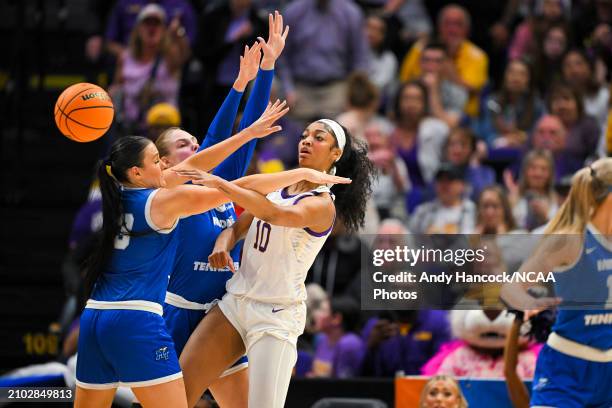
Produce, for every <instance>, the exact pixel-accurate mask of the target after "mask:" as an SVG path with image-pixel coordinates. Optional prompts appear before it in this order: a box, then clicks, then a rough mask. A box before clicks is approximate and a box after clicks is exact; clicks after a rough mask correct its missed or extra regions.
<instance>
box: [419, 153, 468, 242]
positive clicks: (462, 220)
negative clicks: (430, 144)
mask: <svg viewBox="0 0 612 408" xmlns="http://www.w3.org/2000/svg"><path fill="white" fill-rule="evenodd" d="M465 189H466V187H465V172H464V171H463V169H461V168H460V167H457V166H455V165H452V164H450V163H443V164H442V165H441V166H440V168H439V169H438V172H437V173H436V181H435V190H436V198H435V200H433V201H431V202H428V203H424V204H421V205H419V206H418V207H417V208H416V210H415V212H414V214H413V215H412V218H411V220H410V224H409V226H408V229H409V230H410V232H412V233H414V234H471V233H473V232H474V227H475V219H476V207H475V205H474V203H473V202H472V201H471V200H469V199H467V198H464V193H465Z"/></svg>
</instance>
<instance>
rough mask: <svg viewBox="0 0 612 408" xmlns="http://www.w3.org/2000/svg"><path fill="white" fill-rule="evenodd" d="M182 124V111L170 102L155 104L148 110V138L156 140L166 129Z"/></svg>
mask: <svg viewBox="0 0 612 408" xmlns="http://www.w3.org/2000/svg"><path fill="white" fill-rule="evenodd" d="M179 126H181V113H180V112H179V111H178V109H177V108H176V107H174V106H173V105H170V104H169V103H158V104H156V105H153V106H152V107H151V109H149V111H148V112H147V133H146V136H147V138H149V139H151V140H152V141H155V140H156V139H157V137H158V136H159V135H160V134H161V133H162V132H163V131H164V130H166V129H168V128H171V127H179Z"/></svg>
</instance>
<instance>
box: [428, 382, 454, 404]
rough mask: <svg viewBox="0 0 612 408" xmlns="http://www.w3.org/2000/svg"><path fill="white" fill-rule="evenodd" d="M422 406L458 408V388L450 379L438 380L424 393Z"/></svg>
mask: <svg viewBox="0 0 612 408" xmlns="http://www.w3.org/2000/svg"><path fill="white" fill-rule="evenodd" d="M424 399H425V400H424V401H423V402H422V407H423V408H458V407H459V403H460V401H461V398H460V397H459V390H458V389H457V387H456V386H455V384H453V383H452V382H451V381H448V380H438V381H435V382H434V383H433V384H431V385H430V386H429V389H428V390H427V392H426V393H425V398H424Z"/></svg>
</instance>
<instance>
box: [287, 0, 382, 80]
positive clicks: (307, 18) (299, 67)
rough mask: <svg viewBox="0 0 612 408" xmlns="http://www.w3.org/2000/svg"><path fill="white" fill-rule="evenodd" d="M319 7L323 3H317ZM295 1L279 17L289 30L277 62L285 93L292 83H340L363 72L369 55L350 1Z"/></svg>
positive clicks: (359, 19) (359, 16) (357, 12)
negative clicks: (323, 4)
mask: <svg viewBox="0 0 612 408" xmlns="http://www.w3.org/2000/svg"><path fill="white" fill-rule="evenodd" d="M319 1H320V2H321V3H324V2H323V1H321V0H319ZM317 2H318V1H317V0H295V1H293V2H291V3H290V4H289V6H287V9H286V10H285V12H284V13H283V18H284V22H285V24H287V25H289V26H290V27H291V33H290V34H289V37H287V43H286V45H285V49H284V51H283V54H282V56H281V59H280V61H279V63H280V64H279V68H280V70H279V71H280V72H279V74H280V76H281V78H282V81H283V85H284V87H285V91H292V90H293V86H294V81H304V82H310V83H321V82H326V81H334V80H343V79H345V78H346V77H347V76H348V75H349V74H350V73H351V72H353V71H355V70H362V71H367V69H368V64H369V58H370V54H369V51H368V45H367V44H368V42H367V40H366V37H365V31H364V19H363V14H362V12H361V10H360V9H359V8H358V7H357V5H355V3H354V2H353V1H351V0H328V1H327V2H326V3H327V5H326V8H325V9H323V10H321V9H319V8H318V7H317Z"/></svg>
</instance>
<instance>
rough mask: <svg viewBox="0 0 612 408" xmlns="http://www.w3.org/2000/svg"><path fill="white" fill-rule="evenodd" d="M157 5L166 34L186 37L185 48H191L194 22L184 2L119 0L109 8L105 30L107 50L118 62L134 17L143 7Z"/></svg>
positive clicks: (193, 16) (131, 29) (134, 22)
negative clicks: (167, 26)
mask: <svg viewBox="0 0 612 408" xmlns="http://www.w3.org/2000/svg"><path fill="white" fill-rule="evenodd" d="M150 4H157V5H158V6H159V7H161V8H162V9H163V10H164V13H165V15H166V17H167V20H168V21H171V23H170V29H171V30H170V31H171V32H172V31H173V32H175V33H176V36H177V37H179V38H183V37H186V39H187V42H186V45H187V46H189V47H190V46H191V45H193V42H194V40H195V36H196V26H197V24H196V20H195V16H196V14H195V12H194V10H193V7H191V4H190V3H189V1H188V0H158V1H155V2H154V1H151V0H119V1H118V2H117V4H115V7H114V8H113V10H112V12H111V14H110V17H109V19H108V26H107V27H106V41H107V50H108V52H109V53H110V54H112V55H114V56H115V58H117V59H120V57H121V55H122V54H123V53H124V51H125V49H126V48H127V47H128V43H129V41H130V37H131V33H132V31H133V30H134V27H135V26H136V24H138V23H139V22H140V20H139V18H138V16H139V15H140V13H141V12H142V10H144V9H145V8H146V7H147V5H150Z"/></svg>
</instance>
